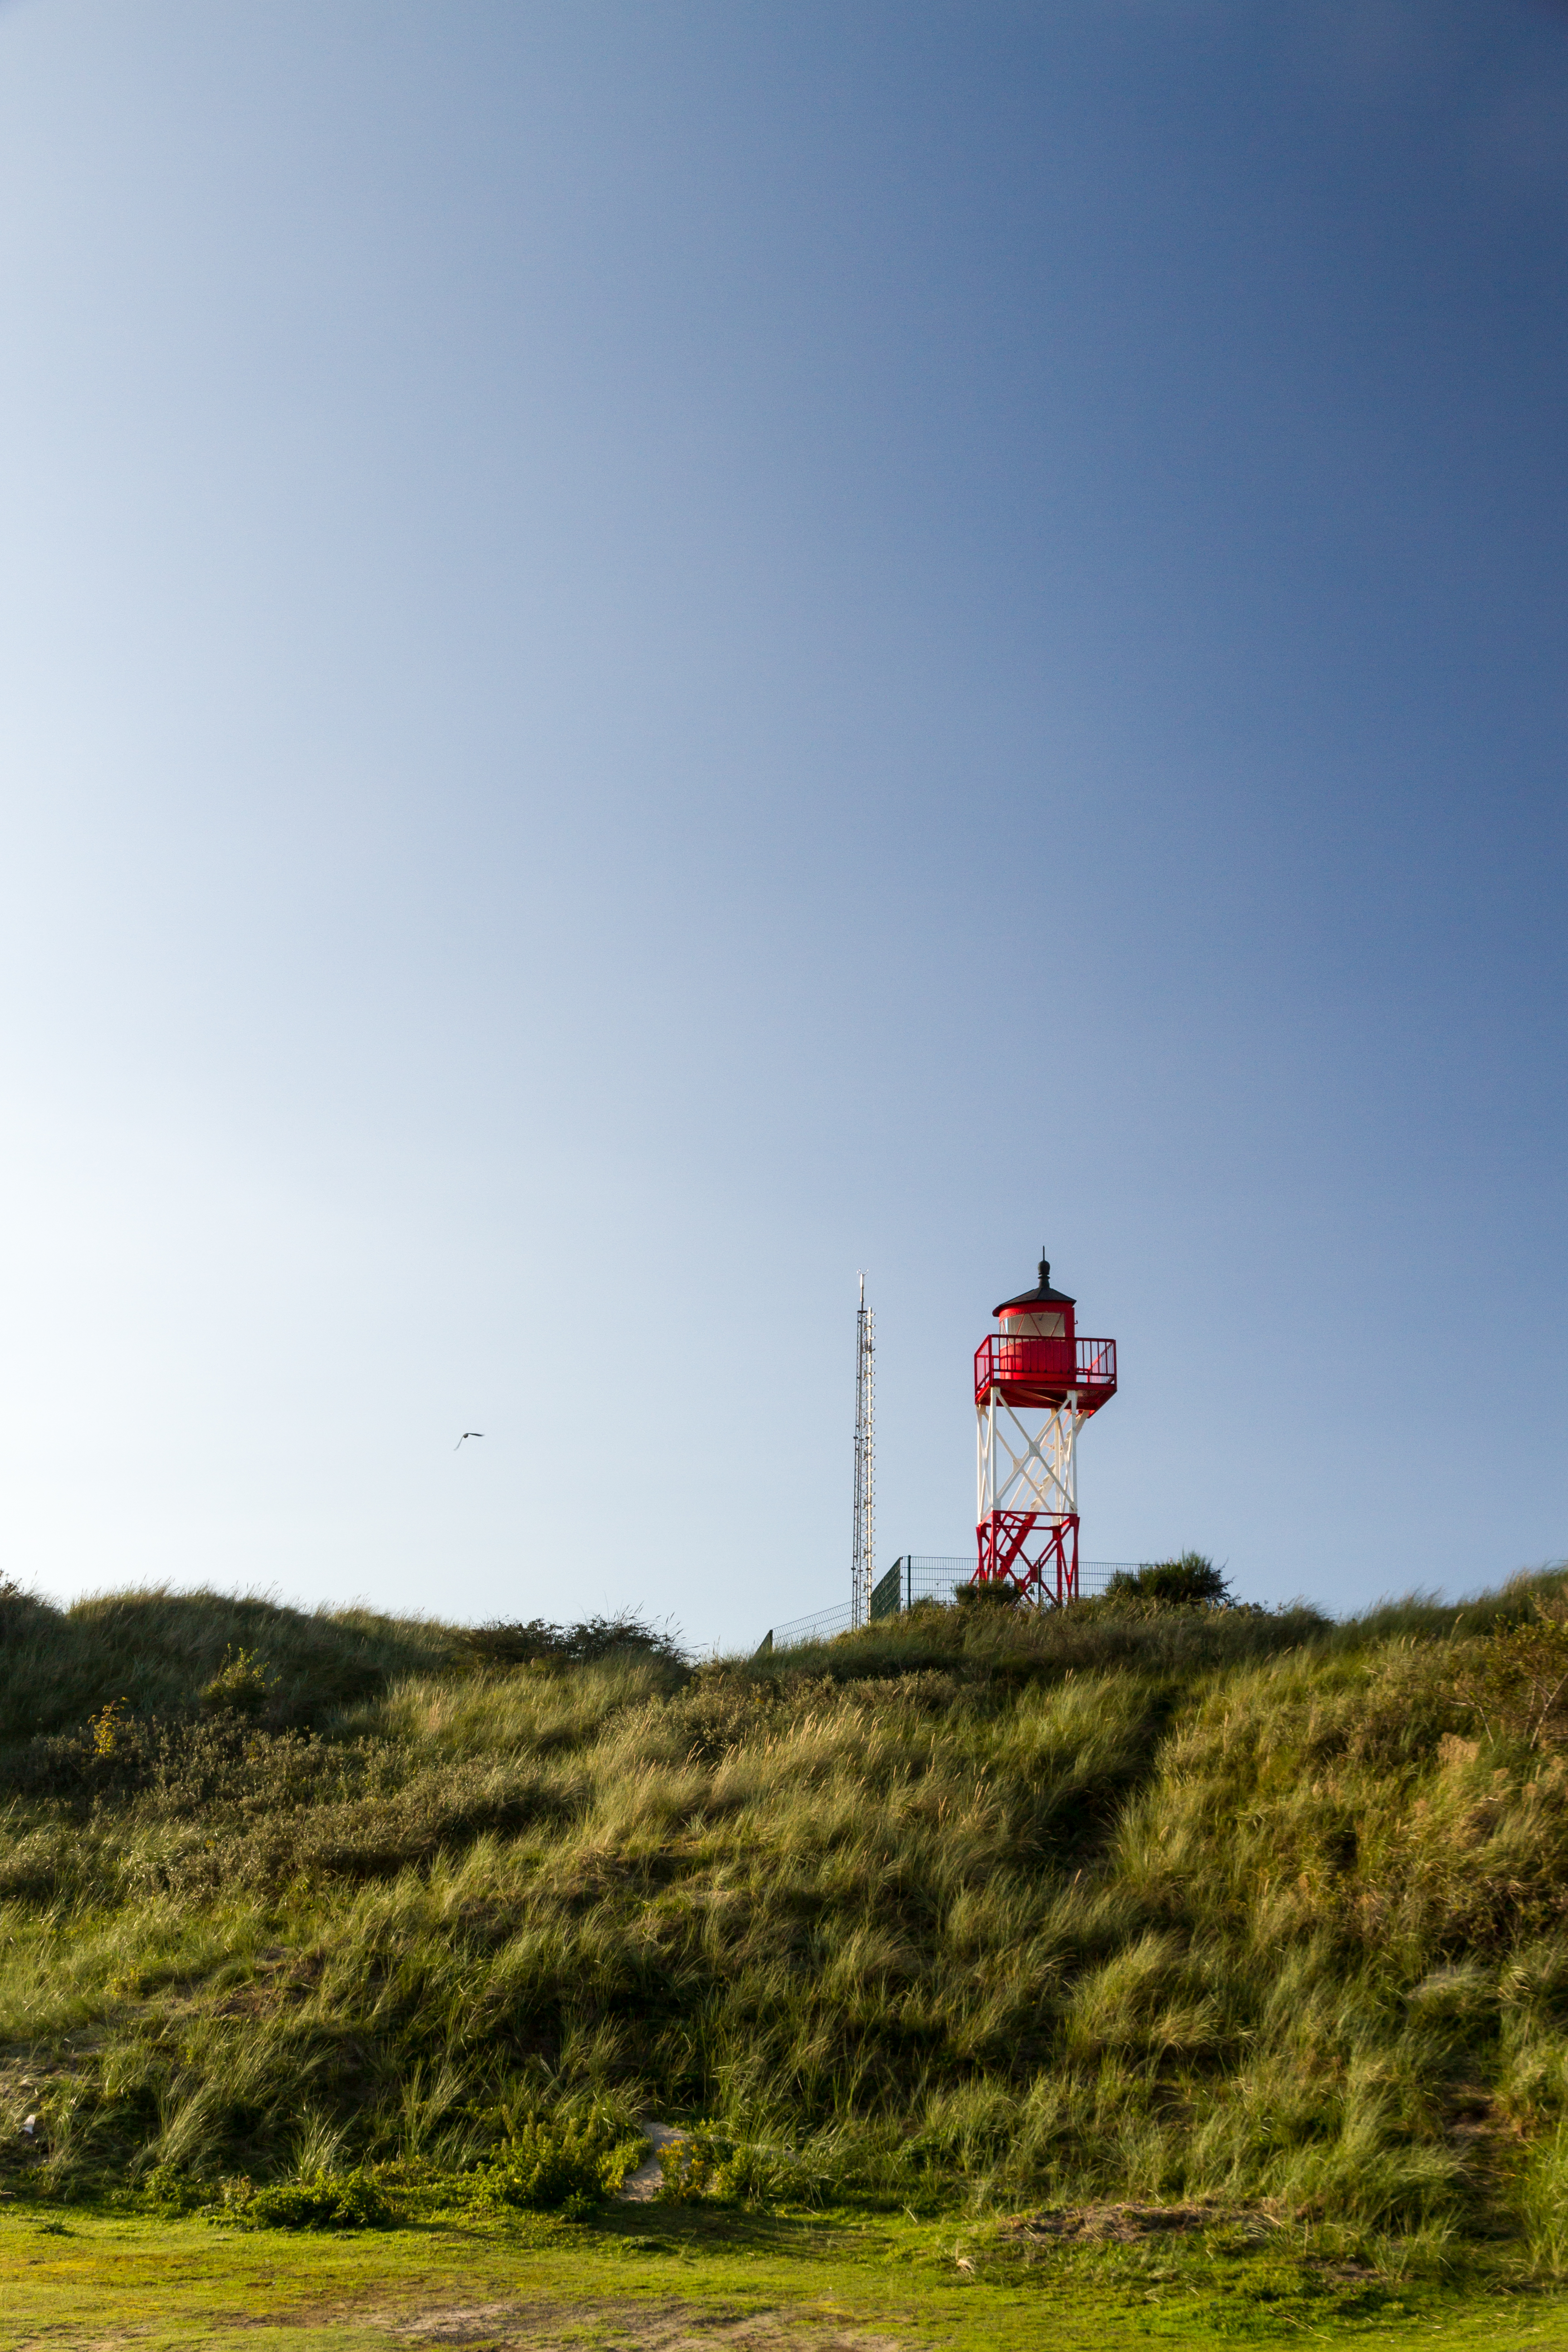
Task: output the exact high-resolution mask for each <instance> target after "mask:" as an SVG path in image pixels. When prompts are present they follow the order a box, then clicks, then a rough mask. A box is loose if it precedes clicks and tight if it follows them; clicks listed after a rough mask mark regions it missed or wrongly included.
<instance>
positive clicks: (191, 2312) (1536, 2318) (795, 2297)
mask: <svg viewBox="0 0 1568 2352" xmlns="http://www.w3.org/2000/svg"><path fill="white" fill-rule="evenodd" d="M1025 2251H1026V2252H1032V2253H1033V2256H1034V2259H1033V2260H1032V2261H1028V2262H1026V2261H1025V2260H1024V2259H1023V2258H1022V2255H1021V2252H1020V2250H1019V2249H1018V2248H1017V2247H1016V2244H1014V2243H1013V2242H1010V2241H1008V2240H1006V2239H1005V2237H1004V2235H1003V2234H1002V2232H1001V2231H999V2230H998V2228H997V2226H996V2225H995V2224H994V2223H984V2224H977V2225H973V2226H969V2227H965V2226H963V2224H961V2223H957V2222H952V2221H949V2222H947V2223H945V2224H942V2223H934V2222H930V2221H910V2220H901V2219H894V2220H888V2219H886V2218H877V2219H872V2220H868V2219H865V2218H862V2217H854V2216H844V2215H840V2216H832V2217H822V2216H814V2217H809V2218H805V2217H789V2216H782V2217H773V2218H769V2219H759V2218H755V2217H743V2216H741V2215H738V2214H732V2213H721V2212H710V2211H704V2210H693V2209H690V2208H685V2207H681V2208H673V2209H671V2208H660V2207H657V2206H656V2207H653V2208H649V2209H646V2210H635V2211H626V2212H624V2213H616V2214H615V2215H614V2216H612V2217H608V2218H606V2219H605V2220H603V2221H598V2222H594V2223H585V2224H569V2223H555V2222H550V2221H543V2220H524V2221H517V2222H513V2223H510V2224H506V2223H495V2224H485V2223H479V2224H457V2223H453V2222H437V2223H432V2224H429V2225H426V2226H416V2227H412V2228H407V2229H402V2230H396V2231H387V2232H384V2233H382V2232H377V2233H366V2234H363V2235H343V2236H308V2235H295V2234H292V2233H284V2232H281V2231H243V2230H237V2229H233V2228H226V2227H221V2226H215V2225H213V2224H211V2223H208V2222H206V2221H201V2220H184V2221H153V2220H148V2219H143V2218H141V2217H134V2218H122V2217H121V2216H118V2215H114V2214H108V2213H102V2212H96V2211H87V2210H81V2209H79V2208H74V2207H71V2208H66V2209H64V2210H61V2209H58V2208H56V2209H52V2210H51V2209H47V2208H42V2207H38V2206H30V2205H29V2206H12V2207H10V2208H8V2209H7V2210H5V2214H4V2218H3V2219H0V2352H23V2348H24V2347H29V2352H30V2348H31V2347H46V2346H47V2347H56V2346H73V2347H74V2346H84V2347H85V2346H102V2347H107V2346H114V2347H121V2346H125V2347H132V2346H134V2347H146V2352H162V2347H168V2352H174V2347H179V2352H216V2347H224V2352H240V2347H245V2352H257V2347H258V2343H259V2344H262V2345H264V2346H265V2347H266V2352H291V2347H296V2346H298V2347H301V2352H303V2347H310V2352H371V2347H377V2352H381V2348H382V2347H384V2348H385V2352H392V2347H400V2352H408V2347H412V2346H417V2345H419V2344H421V2343H425V2344H438V2343H461V2344H466V2345H468V2346H469V2347H494V2352H500V2347H508V2346H523V2345H527V2346H535V2347H551V2346H562V2347H566V2346H584V2347H588V2346H600V2345H602V2346H605V2347H623V2352H631V2347H637V2352H682V2347H700V2346H707V2345H713V2346H720V2345H728V2346H735V2347H744V2352H774V2347H777V2352H784V2347H793V2352H851V2347H854V2352H877V2347H879V2346H883V2345H901V2346H906V2347H918V2346H927V2345H930V2346H938V2345H940V2346H943V2347H952V2352H992V2347H995V2352H1011V2347H1018V2352H1024V2347H1050V2352H1055V2347H1060V2348H1061V2352H1115V2347H1119V2346H1122V2345H1133V2344H1148V2343H1155V2344H1158V2343H1161V2342H1166V2343H1173V2344H1194V2345H1195V2344H1213V2343H1216V2342H1220V2343H1224V2342H1232V2341H1236V2342H1253V2343H1269V2342H1277V2343H1282V2342H1287V2341H1289V2342H1305V2343H1310V2344H1324V2343H1344V2344H1354V2343H1361V2342H1373V2343H1375V2344H1377V2345H1380V2346H1382V2345H1387V2346H1389V2347H1395V2346H1404V2345H1410V2346H1412V2347H1414V2346H1416V2345H1421V2346H1429V2345H1442V2346H1453V2347H1456V2352H1458V2347H1464V2348H1465V2352H1524V2347H1541V2352H1546V2347H1568V2296H1565V2295H1563V2294H1558V2293H1549V2292H1542V2291H1540V2290H1529V2289H1522V2288H1520V2287H1519V2286H1517V2285H1511V2284H1510V2283H1509V2280H1508V2279H1507V2277H1506V2276H1505V2275H1504V2274H1503V2273H1498V2274H1497V2275H1496V2276H1495V2277H1493V2278H1490V2279H1488V2278H1487V2277H1485V2276H1484V2275H1478V2276H1475V2277H1473V2278H1472V2279H1471V2281H1470V2283H1469V2284H1468V2285H1460V2284H1436V2283H1434V2282H1432V2281H1430V2280H1417V2281H1401V2280H1400V2279H1399V2278H1398V2277H1397V2276H1393V2275H1379V2274H1378V2273H1376V2272H1375V2271H1374V2270H1373V2269H1372V2268H1370V2267H1367V2268H1365V2269H1361V2268H1359V2267H1357V2266H1355V2265H1352V2264H1349V2263H1336V2262H1335V2260H1334V2259H1333V2257H1332V2255H1331V2254H1329V2253H1325V2252H1322V2251H1321V2249H1318V2250H1314V2249H1312V2248H1310V2247H1309V2245H1308V2244H1307V2242H1305V2241H1304V2240H1300V2239H1291V2240H1290V2241H1289V2242H1278V2243H1276V2244H1275V2245H1274V2246H1272V2247H1270V2248H1268V2249H1266V2250H1263V2251H1259V2250H1258V2249H1256V2248H1245V2249H1238V2250H1235V2251H1227V2250H1226V2247H1225V2245H1224V2243H1223V2233H1222V2232H1215V2233H1211V2234H1210V2236H1209V2237H1207V2238H1205V2239H1199V2240H1193V2241H1186V2242H1183V2243H1182V2244H1180V2245H1178V2246H1174V2247H1173V2246H1172V2245H1170V2244H1168V2243H1160V2244H1157V2245H1155V2246H1150V2245H1148V2244H1143V2245H1140V2246H1135V2247H1130V2248H1118V2249H1111V2250H1107V2249H1076V2248H1068V2249H1063V2248H1054V2247H1046V2248H1034V2249H1028V2250H1025ZM963 2263H967V2264H969V2265H971V2266H972V2267H970V2268H968V2269H963V2268H961V2267H960V2265H961V2264H963ZM258 2328H261V2329H265V2331H266V2332H265V2335H264V2336H258Z"/></svg>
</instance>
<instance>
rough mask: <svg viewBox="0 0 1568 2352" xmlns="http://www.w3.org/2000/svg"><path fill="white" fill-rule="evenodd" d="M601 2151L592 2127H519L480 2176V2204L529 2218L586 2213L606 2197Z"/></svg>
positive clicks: (537, 2124)
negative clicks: (523, 2213) (515, 2209)
mask: <svg viewBox="0 0 1568 2352" xmlns="http://www.w3.org/2000/svg"><path fill="white" fill-rule="evenodd" d="M605 2155H606V2151H605V2147H604V2146H603V2143H602V2140H601V2139H600V2137H599V2136H598V2135H597V2134H596V2133H595V2131H594V2130H593V2128H592V2126H587V2125H584V2124H580V2123H577V2122H574V2121H566V2122H560V2123H554V2124H551V2123H542V2122H536V2121H535V2122H529V2123H526V2124H524V2126H522V2128H521V2131H520V2132H519V2133H518V2134H517V2137H515V2138H514V2139H513V2140H511V2141H510V2143H509V2145H508V2146H507V2147H506V2148H505V2149H504V2150H503V2151H502V2153H501V2154H500V2156H498V2157H497V2158H495V2160H494V2162H493V2163H491V2164H490V2165H489V2166H487V2167H486V2168H485V2169H484V2171H483V2172H481V2173H480V2175H479V2197H480V2200H481V2201H482V2202H483V2203H485V2204H488V2205H511V2206H518V2207H521V2208H523V2209H525V2210H529V2211H531V2212H539V2213H552V2212H564V2213H566V2214H567V2215H568V2216H571V2215H574V2214H581V2213H585V2212H587V2211H588V2210H590V2208H591V2207H593V2206H594V2205H595V2204H596V2203H597V2202H598V2201H599V2200H600V2199H601V2198H602V2197H603V2196H604V2195H605Z"/></svg>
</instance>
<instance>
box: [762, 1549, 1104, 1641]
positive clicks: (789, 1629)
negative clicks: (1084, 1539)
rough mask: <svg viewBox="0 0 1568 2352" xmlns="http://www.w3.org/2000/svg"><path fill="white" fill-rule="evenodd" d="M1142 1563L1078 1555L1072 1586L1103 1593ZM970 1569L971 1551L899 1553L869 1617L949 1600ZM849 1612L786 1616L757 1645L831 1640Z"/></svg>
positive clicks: (843, 1629)
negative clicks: (1114, 1580)
mask: <svg viewBox="0 0 1568 2352" xmlns="http://www.w3.org/2000/svg"><path fill="white" fill-rule="evenodd" d="M1147 1566H1148V1562H1147V1561H1146V1560H1141V1559H1081V1560H1079V1566H1078V1589H1079V1596H1080V1598H1082V1599H1084V1600H1088V1599H1089V1596H1090V1594H1092V1593H1096V1592H1103V1591H1105V1588H1106V1586H1107V1585H1108V1584H1109V1583H1110V1580H1111V1578H1112V1577H1113V1576H1115V1575H1117V1574H1118V1573H1119V1572H1121V1573H1125V1574H1127V1575H1129V1576H1131V1575H1134V1574H1135V1573H1136V1572H1137V1570H1139V1569H1141V1568H1145V1567H1147ZM973 1574H974V1558H973V1553H970V1554H968V1555H961V1556H958V1557H954V1556H953V1555H952V1554H950V1553H941V1552H901V1553H900V1556H899V1558H898V1559H896V1560H895V1561H894V1562H893V1565H892V1566H891V1568H890V1569H889V1570H888V1571H887V1574H886V1575H885V1576H880V1577H879V1578H878V1580H877V1582H876V1584H875V1585H874V1587H873V1588H872V1591H871V1622H872V1623H873V1624H875V1623H876V1622H877V1621H878V1619H879V1618H883V1617H896V1616H898V1615H899V1614H900V1612H901V1611H902V1610H905V1609H912V1608H913V1607H914V1605H915V1603H916V1601H943V1602H949V1601H952V1600H953V1598H954V1597H955V1595H956V1593H957V1591H958V1588H959V1586H960V1585H961V1584H967V1583H968V1582H969V1581H970V1580H971V1578H972V1577H973ZM854 1622H855V1620H854V1612H853V1610H852V1609H851V1607H850V1604H849V1602H848V1601H845V1603H844V1604H843V1606H842V1607H841V1608H838V1609H819V1610H818V1611H817V1612H816V1615H815V1616H813V1617H792V1618H791V1619H790V1620H789V1622H788V1623H787V1624H784V1625H774V1626H773V1628H772V1629H771V1631H770V1632H768V1633H764V1634H763V1639H762V1642H761V1643H760V1645H759V1648H760V1650H761V1651H762V1652H763V1653H765V1652H767V1651H769V1650H798V1649H799V1648H800V1647H801V1646H802V1644H803V1643H806V1642H831V1641H832V1640H833V1639H834V1638H835V1636H836V1635H837V1634H839V1633H848V1632H849V1631H850V1630H851V1628H852V1626H853V1624H854Z"/></svg>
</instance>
